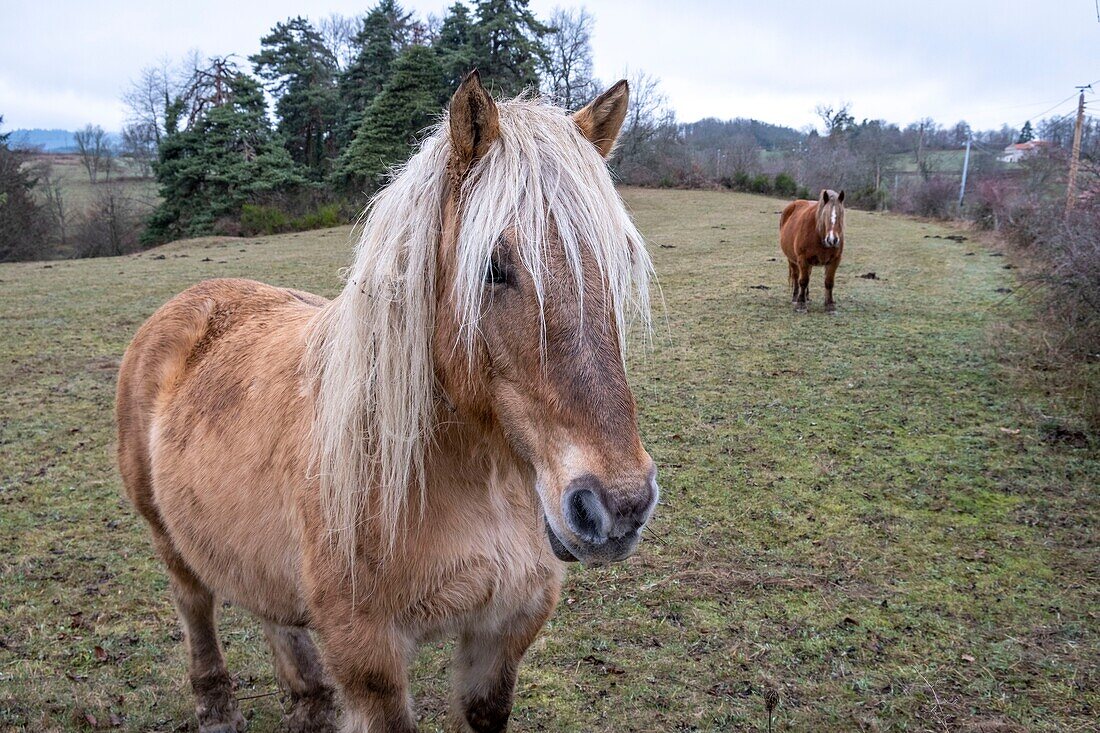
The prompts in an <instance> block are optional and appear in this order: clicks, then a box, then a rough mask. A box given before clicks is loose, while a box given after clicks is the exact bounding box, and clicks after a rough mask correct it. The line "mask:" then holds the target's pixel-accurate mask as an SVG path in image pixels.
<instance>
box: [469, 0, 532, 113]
mask: <svg viewBox="0 0 1100 733" xmlns="http://www.w3.org/2000/svg"><path fill="white" fill-rule="evenodd" d="M527 3H528V0H478V2H477V6H476V9H477V22H476V23H475V24H474V26H473V35H472V39H471V49H472V51H473V53H472V58H471V61H472V62H473V64H474V66H475V67H476V68H477V69H478V71H480V72H481V78H482V79H484V80H485V82H486V84H487V85H488V86H489V88H490V89H491V90H492V91H493V92H495V93H497V94H501V95H505V96H514V95H516V94H519V93H520V92H522V91H524V90H525V89H538V88H539V68H540V66H542V65H543V64H544V62H545V60H546V58H547V49H546V46H545V45H544V44H543V42H542V37H543V36H545V35H546V34H547V33H549V32H550V28H549V27H547V26H545V25H543V24H542V23H540V22H539V21H538V19H537V18H535V15H534V13H532V12H531V10H530V9H529V8H528V7H527Z"/></svg>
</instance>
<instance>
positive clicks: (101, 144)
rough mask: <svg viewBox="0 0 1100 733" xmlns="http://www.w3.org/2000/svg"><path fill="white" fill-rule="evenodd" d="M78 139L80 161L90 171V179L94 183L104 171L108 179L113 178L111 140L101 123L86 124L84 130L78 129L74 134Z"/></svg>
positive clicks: (77, 146)
mask: <svg viewBox="0 0 1100 733" xmlns="http://www.w3.org/2000/svg"><path fill="white" fill-rule="evenodd" d="M73 137H74V138H75V139H76V148H77V150H78V151H79V153H80V162H81V163H82V164H83V165H84V170H86V171H88V179H89V180H90V181H91V182H92V183H96V182H97V181H98V180H99V174H100V173H103V174H104V177H105V178H106V179H108V180H110V178H111V156H112V153H113V151H112V150H111V140H110V138H109V137H108V136H107V133H106V132H104V130H103V128H102V127H100V126H99V125H85V126H84V129H83V130H77V131H76V133H75V134H74V135H73Z"/></svg>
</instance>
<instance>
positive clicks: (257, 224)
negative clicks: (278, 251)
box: [241, 204, 290, 236]
mask: <svg viewBox="0 0 1100 733" xmlns="http://www.w3.org/2000/svg"><path fill="white" fill-rule="evenodd" d="M289 224H290V218H289V217H288V216H287V215H286V214H285V213H283V211H282V210H281V209H278V208H276V207H274V206H264V205H262V204H245V205H244V206H242V207H241V233H242V234H244V235H245V236H255V235H257V234H278V233H279V232H285V231H287V229H288V227H289Z"/></svg>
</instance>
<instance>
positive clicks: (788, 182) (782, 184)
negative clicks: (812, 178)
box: [773, 173, 798, 197]
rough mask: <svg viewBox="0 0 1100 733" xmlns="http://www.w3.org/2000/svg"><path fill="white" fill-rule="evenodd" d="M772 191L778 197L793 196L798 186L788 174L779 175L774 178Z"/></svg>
mask: <svg viewBox="0 0 1100 733" xmlns="http://www.w3.org/2000/svg"><path fill="white" fill-rule="evenodd" d="M773 190H774V191H775V193H776V194H778V195H780V196H787V197H790V196H794V195H795V193H796V192H797V191H798V184H796V183H795V181H794V178H793V177H792V176H791V175H790V174H789V173H780V174H778V175H777V176H776V177H775V185H774V186H773Z"/></svg>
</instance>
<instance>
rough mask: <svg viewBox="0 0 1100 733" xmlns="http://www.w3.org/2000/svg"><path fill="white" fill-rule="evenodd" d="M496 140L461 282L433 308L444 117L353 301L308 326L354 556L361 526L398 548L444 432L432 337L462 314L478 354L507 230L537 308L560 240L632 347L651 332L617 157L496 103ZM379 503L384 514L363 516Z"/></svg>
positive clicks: (325, 441)
mask: <svg viewBox="0 0 1100 733" xmlns="http://www.w3.org/2000/svg"><path fill="white" fill-rule="evenodd" d="M499 111H500V128H501V130H500V137H499V139H498V140H497V141H496V142H494V144H493V146H492V147H491V148H490V150H489V151H488V153H487V154H486V155H485V156H484V157H483V158H482V159H481V160H479V161H478V162H477V164H476V165H475V167H474V168H473V169H472V170H471V171H470V174H469V175H468V177H467V178H466V180H465V181H464V183H463V184H462V188H461V191H459V192H458V200H459V201H461V206H460V208H459V212H458V214H457V216H458V217H459V224H458V232H459V234H458V241H457V242H456V243H455V245H454V246H455V251H454V257H453V261H454V263H455V272H454V276H453V280H452V281H451V282H449V283H442V285H443V286H444V287H445V291H444V292H447V293H448V294H449V298H445V299H444V300H442V301H440V302H441V303H445V305H443V306H437V295H436V294H437V277H438V272H439V268H438V266H437V265H438V263H437V254H438V249H439V245H440V238H441V233H442V232H443V231H444V229H445V223H446V222H444V204H445V199H446V197H447V195H448V190H449V188H448V187H449V185H450V183H449V178H448V171H447V162H448V159H449V157H450V156H451V140H450V136H449V135H448V133H447V131H448V120H447V119H446V118H444V119H443V120H442V121H441V123H440V124H439V125H438V126H437V127H436V128H435V129H434V130H433V131H431V133H430V134H429V135H428V136H427V138H426V139H425V140H424V142H423V143H422V144H421V146H420V149H419V150H418V152H417V153H416V154H415V155H413V156H412V158H410V159H409V161H408V162H407V163H406V164H405V165H404V166H402V167H400V168H399V169H397V170H396V171H395V172H394V174H393V177H392V181H391V183H390V184H389V185H388V186H387V187H386V188H384V189H383V190H382V191H380V192H379V193H378V194H377V195H376V196H375V198H374V199H373V200H372V202H371V204H370V205H369V207H368V210H367V213H366V215H365V221H364V225H363V228H362V234H361V235H360V237H359V242H358V245H357V246H356V250H355V261H354V263H353V264H352V266H351V267H350V268H349V270H348V272H347V283H346V286H345V287H344V290H343V291H342V292H341V294H340V295H339V296H338V297H337V298H335V299H334V300H333V301H332V302H331V303H329V304H328V305H327V306H326V307H324V308H323V309H322V310H321V311H320V313H319V314H318V316H317V317H316V318H315V320H314V322H313V323H312V324H311V327H310V338H309V345H308V350H307V359H306V370H307V376H308V377H309V380H310V383H311V384H312V388H313V391H314V404H315V414H314V422H313V436H312V439H313V461H312V466H313V471H314V472H315V473H316V475H317V478H318V480H319V482H320V490H321V503H322V509H323V512H324V515H325V524H326V527H327V529H328V531H329V533H330V537H331V539H332V541H333V543H334V547H335V548H336V549H337V550H338V551H339V552H340V553H341V554H342V555H343V556H344V557H346V558H347V559H348V560H349V561H350V559H351V558H352V556H353V554H354V549H355V548H354V541H355V533H354V532H352V531H351V530H352V529H353V528H355V527H356V526H357V525H358V524H359V523H360V522H364V521H370V522H372V524H374V525H375V526H376V527H377V529H378V530H379V531H380V533H381V536H382V537H383V538H388V540H389V546H390V547H393V544H394V539H395V538H396V537H397V534H398V532H399V528H400V527H401V526H402V524H403V523H402V517H403V515H404V513H405V509H406V506H407V500H408V498H409V495H410V492H411V491H416V490H417V487H419V491H420V492H423V491H424V481H425V470H424V469H425V466H424V463H425V452H426V446H427V445H428V442H429V441H430V439H431V436H432V434H433V432H434V430H435V427H436V426H435V424H434V420H435V407H436V403H437V396H436V391H435V374H434V371H433V370H434V366H435V362H434V360H433V354H432V335H433V331H434V326H435V322H436V308H437V307H453V308H454V309H455V312H456V314H457V315H458V318H457V321H458V322H459V323H460V324H461V329H460V335H459V343H456V345H455V346H456V347H460V348H465V349H467V352H468V354H470V358H471V359H472V354H473V346H474V342H475V339H476V338H477V336H478V319H479V314H480V313H481V309H482V298H483V297H484V293H485V289H484V286H483V279H484V273H485V268H486V267H487V265H488V262H489V259H490V256H491V254H492V252H493V248H494V247H495V246H496V243H497V242H498V240H499V237H500V235H501V234H502V233H503V232H504V231H505V230H506V229H510V230H511V232H513V234H514V240H515V242H516V243H517V254H518V259H519V261H520V262H521V263H522V266H523V267H524V268H526V269H527V271H528V272H529V273H530V275H531V279H532V281H533V283H534V287H535V290H536V294H537V297H538V300H539V303H540V305H541V304H542V303H543V299H544V297H545V293H546V285H547V276H548V273H547V268H546V258H547V248H548V246H549V244H548V243H550V242H553V243H554V246H560V247H561V248H562V250H563V251H564V253H565V256H566V260H567V262H568V263H569V266H570V269H571V271H572V274H573V277H574V278H575V280H576V282H577V283H578V286H579V287H578V288H577V291H578V293H580V292H582V291H583V287H584V286H585V285H586V284H585V283H584V282H583V277H582V267H581V259H582V254H583V255H584V256H586V257H591V258H592V259H593V260H594V261H595V262H596V264H597V266H598V268H599V270H598V271H599V273H600V275H601V282H599V283H591V282H590V283H587V286H588V287H592V286H593V284H595V285H596V286H597V287H603V288H605V290H606V294H607V302H608V304H609V306H610V308H611V310H612V313H613V315H614V317H615V321H616V324H617V326H618V328H619V344H620V348H621V349H625V344H626V341H627V338H626V332H627V330H628V329H629V328H630V326H631V323H632V322H637V321H639V320H640V321H641V322H642V323H643V324H644V327H645V329H646V330H648V327H649V296H648V281H649V279H650V277H651V274H652V264H651V262H650V259H649V256H648V254H647V252H646V249H645V245H644V241H643V239H642V236H641V235H640V234H639V233H638V231H637V229H636V228H635V227H634V225H633V223H632V222H631V220H630V217H629V215H628V213H627V211H626V209H625V207H624V205H623V203H622V200H621V199H620V197H619V195H618V193H617V192H616V191H615V188H614V185H613V183H612V181H611V178H610V176H608V175H607V172H606V169H605V162H604V160H603V158H602V157H601V156H600V154H599V153H598V152H597V150H596V148H595V147H593V145H592V144H591V143H590V142H589V141H588V140H586V139H585V138H584V137H583V136H582V135H581V134H580V132H579V130H578V129H577V127H576V124H575V123H574V121H573V120H572V118H571V117H570V116H569V115H568V114H567V113H566V112H565V111H564V110H561V109H559V108H556V107H552V106H550V105H547V104H544V103H541V102H539V101H537V100H530V99H517V100H514V101H511V102H501V103H499ZM369 492H374V496H375V499H376V500H375V501H373V502H372V503H371V507H372V515H371V516H365V515H364V514H365V509H366V506H367V502H366V499H367V496H368V494H369Z"/></svg>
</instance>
